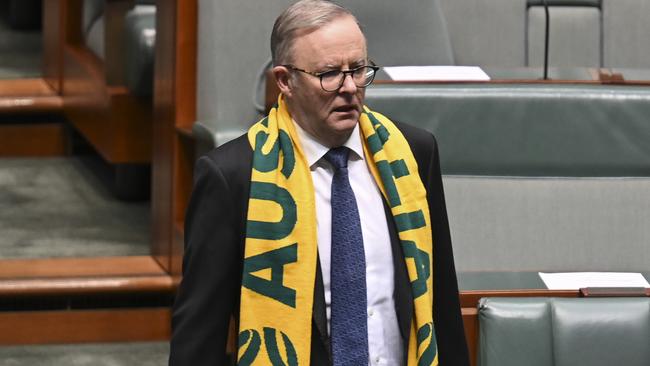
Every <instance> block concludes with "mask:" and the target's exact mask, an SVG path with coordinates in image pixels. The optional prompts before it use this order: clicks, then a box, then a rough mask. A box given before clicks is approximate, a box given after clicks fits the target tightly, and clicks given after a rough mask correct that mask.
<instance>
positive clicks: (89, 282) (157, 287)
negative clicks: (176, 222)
mask: <svg viewBox="0 0 650 366" xmlns="http://www.w3.org/2000/svg"><path fill="white" fill-rule="evenodd" d="M173 289H174V284H173V281H172V278H171V277H170V276H167V275H164V276H127V277H91V278H61V279H58V278H57V279H21V280H3V281H1V282H0V296H3V297H4V296H9V297H15V296H59V295H60V296H68V295H91V294H117V293H120V294H123V293H142V292H159V293H165V292H170V293H171V292H172V290H173Z"/></svg>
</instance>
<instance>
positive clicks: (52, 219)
mask: <svg viewBox="0 0 650 366" xmlns="http://www.w3.org/2000/svg"><path fill="white" fill-rule="evenodd" d="M84 162H85V160H81V158H38V159H31V158H16V159H14V158H11V159H7V158H4V159H0V259H2V258H52V257H89V256H123V255H148V254H149V240H150V219H149V218H150V210H149V202H147V201H145V202H123V201H119V200H117V199H116V198H114V197H113V196H112V195H111V194H110V192H108V190H107V189H106V188H105V186H104V185H103V184H102V183H101V182H100V181H99V179H98V178H97V177H96V176H95V175H94V174H93V173H92V170H91V169H89V165H88V164H87V163H84Z"/></svg>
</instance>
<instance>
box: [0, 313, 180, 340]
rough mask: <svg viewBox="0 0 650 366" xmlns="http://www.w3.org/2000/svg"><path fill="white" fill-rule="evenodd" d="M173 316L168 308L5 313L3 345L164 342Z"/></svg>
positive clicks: (0, 328) (0, 329) (0, 318)
mask: <svg viewBox="0 0 650 366" xmlns="http://www.w3.org/2000/svg"><path fill="white" fill-rule="evenodd" d="M170 319H171V315H170V310H169V309H167V308H154V309H119V310H75V311H38V312H36V311H34V312H2V313H0V344H1V345H20V344H54V343H90V342H131V341H133V342H135V341H160V340H166V339H169V336H170V333H171V332H170Z"/></svg>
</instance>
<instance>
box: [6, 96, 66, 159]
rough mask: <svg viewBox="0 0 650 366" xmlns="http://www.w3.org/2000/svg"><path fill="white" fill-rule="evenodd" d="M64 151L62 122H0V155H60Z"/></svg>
mask: <svg viewBox="0 0 650 366" xmlns="http://www.w3.org/2000/svg"><path fill="white" fill-rule="evenodd" d="M0 108H1V107H0ZM65 153H66V136H65V130H64V127H63V124H61V123H41V124H16V125H5V124H0V156H2V157H7V156H21V157H27V156H30V157H34V156H60V155H65Z"/></svg>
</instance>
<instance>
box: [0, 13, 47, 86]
mask: <svg viewBox="0 0 650 366" xmlns="http://www.w3.org/2000/svg"><path fill="white" fill-rule="evenodd" d="M42 48H43V46H42V41H41V32H40V31H18V30H14V29H11V28H10V27H9V26H8V25H7V24H6V21H5V20H4V19H3V18H2V17H0V79H18V78H37V77H41V63H42V60H41V57H42V56H41V55H42V53H43V52H42Z"/></svg>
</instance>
